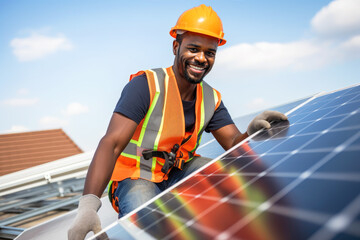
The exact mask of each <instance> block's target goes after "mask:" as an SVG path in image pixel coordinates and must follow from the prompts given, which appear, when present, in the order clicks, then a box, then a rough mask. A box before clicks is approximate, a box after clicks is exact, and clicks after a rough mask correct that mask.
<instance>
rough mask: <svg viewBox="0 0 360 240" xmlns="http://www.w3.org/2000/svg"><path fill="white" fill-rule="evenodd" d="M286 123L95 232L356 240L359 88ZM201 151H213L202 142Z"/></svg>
mask: <svg viewBox="0 0 360 240" xmlns="http://www.w3.org/2000/svg"><path fill="white" fill-rule="evenodd" d="M288 117H289V122H279V123H274V124H272V128H271V129H270V130H261V131H259V132H258V133H257V134H256V136H254V137H253V138H252V139H248V140H247V141H246V142H245V141H244V142H243V143H242V144H241V145H240V146H237V147H235V148H233V149H231V150H230V151H227V152H226V153H225V154H223V155H221V156H220V157H218V158H216V159H214V160H213V161H212V162H211V163H210V164H208V165H206V166H204V168H202V169H200V170H199V171H198V172H196V173H194V174H193V175H192V176H191V177H189V178H187V179H185V180H184V181H181V182H180V183H179V184H177V185H175V186H174V187H173V188H171V189H170V190H169V191H166V192H164V193H162V194H161V195H159V197H158V198H157V199H155V200H154V201H152V202H150V203H148V204H147V205H146V206H143V207H142V208H141V209H139V210H137V211H136V212H134V213H130V214H128V215H127V216H125V217H123V218H122V219H120V220H119V221H117V222H115V223H113V224H112V225H111V226H109V227H107V228H106V229H104V231H105V232H106V233H107V235H108V236H109V238H110V239H120V238H121V232H123V231H125V230H128V231H129V232H130V233H131V236H127V238H130V239H131V238H134V239H143V238H150V239H151V238H155V239H203V238H212V239H358V238H359V237H360V184H359V182H360V163H359V161H360V158H359V156H360V154H359V153H360V86H355V87H351V88H347V89H342V90H339V91H336V92H332V93H327V94H323V95H320V96H315V97H313V98H312V99H310V100H308V101H307V102H305V104H304V105H303V106H301V107H298V108H296V109H294V110H293V111H291V112H290V113H289V114H288ZM235 122H236V119H235ZM201 152H203V153H204V152H205V153H207V154H203V155H206V156H209V155H210V157H216V156H218V155H220V154H221V153H222V152H223V150H222V149H221V148H220V147H219V145H218V144H217V143H216V142H211V143H210V144H208V145H206V146H204V147H203V148H202V149H201ZM121 239H122V238H121Z"/></svg>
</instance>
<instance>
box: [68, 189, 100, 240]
mask: <svg viewBox="0 0 360 240" xmlns="http://www.w3.org/2000/svg"><path fill="white" fill-rule="evenodd" d="M100 207H101V201H100V199H99V198H98V197H97V196H96V195H93V194H87V195H84V196H82V197H81V198H80V200H79V208H78V212H77V215H76V218H75V220H74V222H73V224H72V225H71V227H70V229H69V230H68V239H69V240H83V239H84V238H85V236H86V234H87V233H88V232H90V231H93V232H94V234H96V233H98V232H100V231H101V222H100V218H99V216H98V214H97V211H98V210H99V208H100Z"/></svg>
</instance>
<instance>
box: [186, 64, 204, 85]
mask: <svg viewBox="0 0 360 240" xmlns="http://www.w3.org/2000/svg"><path fill="white" fill-rule="evenodd" d="M189 65H190V63H189V62H185V68H184V77H185V79H186V81H188V82H189V83H191V84H198V83H201V82H202V81H203V80H204V77H205V75H206V74H207V72H208V69H206V70H205V72H204V74H203V75H202V76H201V77H200V78H193V77H191V76H190V75H189V72H188V71H187V69H188V66H189ZM193 65H199V64H193Z"/></svg>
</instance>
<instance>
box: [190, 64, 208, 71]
mask: <svg viewBox="0 0 360 240" xmlns="http://www.w3.org/2000/svg"><path fill="white" fill-rule="evenodd" d="M189 68H190V69H191V70H192V71H193V72H196V73H202V72H204V71H205V67H199V66H195V65H192V64H189Z"/></svg>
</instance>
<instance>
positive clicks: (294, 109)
mask: <svg viewBox="0 0 360 240" xmlns="http://www.w3.org/2000/svg"><path fill="white" fill-rule="evenodd" d="M322 94H324V92H321V93H317V94H315V95H314V96H312V97H311V98H309V99H307V100H306V101H305V102H303V103H300V104H299V105H298V106H296V107H294V108H293V109H291V110H289V111H287V112H286V113H285V115H286V116H288V115H290V114H291V113H293V112H295V111H297V110H298V109H299V108H301V107H303V106H305V105H307V104H308V103H309V102H311V101H312V100H314V99H315V98H317V97H318V96H321V95H322Z"/></svg>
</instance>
